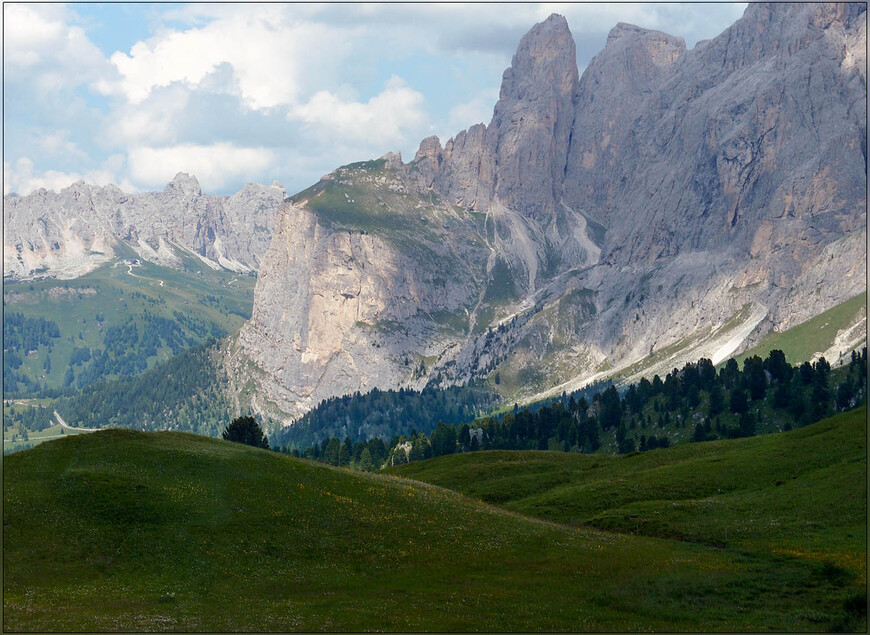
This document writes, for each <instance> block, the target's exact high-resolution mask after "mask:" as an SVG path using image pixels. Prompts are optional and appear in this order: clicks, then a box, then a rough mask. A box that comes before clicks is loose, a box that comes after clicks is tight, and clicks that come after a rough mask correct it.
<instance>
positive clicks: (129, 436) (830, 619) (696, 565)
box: [3, 430, 864, 631]
mask: <svg viewBox="0 0 870 635" xmlns="http://www.w3.org/2000/svg"><path fill="white" fill-rule="evenodd" d="M801 432H804V431H801ZM783 438H789V439H792V438H794V437H793V436H790V437H783ZM855 445H856V446H859V445H860V443H859V442H857V441H855ZM693 449H695V448H693ZM695 450H696V451H697V449H695ZM481 456H482V455H475V456H474V457H469V458H471V459H472V460H477V459H479V458H480V457H481ZM494 456H495V455H494ZM526 456H539V455H526ZM544 456H547V455H544ZM559 456H560V458H561V456H562V455H559ZM666 456H668V455H667V453H660V454H659V457H666ZM581 458H582V457H581ZM591 458H592V459H594V460H598V461H602V462H603V463H609V462H608V461H607V459H606V457H591ZM630 460H631V459H615V460H614V462H613V466H612V467H610V468H608V469H617V468H616V466H617V465H618V463H616V461H623V465H625V464H626V462H628V461H630ZM664 463H667V461H664ZM442 465H443V463H442ZM413 467H418V465H415V466H413ZM4 470H5V472H4V483H5V487H4V503H5V504H4V519H3V522H4V528H5V531H4V545H3V547H4V557H5V562H4V564H5V578H4V585H5V587H4V629H5V630H30V631H34V630H35V631H39V630H49V631H50V630H55V631H58V630H60V631H65V630H73V631H75V630H86V631H102V630H121V631H123V630H173V631H178V630H180V631H183V630H222V631H236V630H265V631H269V630H308V631H311V630H329V631H344V630H390V631H402V630H437V631H452V630H496V631H506V630H526V631H531V630H570V631H590V630H643V629H651V630H725V631H734V630H762V629H779V630H817V629H819V628H827V627H836V626H838V625H843V624H846V625H847V626H850V625H853V624H854V620H852V618H853V617H854V616H853V613H854V612H855V610H856V609H855V608H854V604H855V602H856V601H855V599H854V598H855V596H856V590H858V589H861V588H863V587H861V586H860V585H861V584H864V581H863V580H860V581H859V580H856V576H855V573H854V571H853V570H852V569H851V568H848V569H847V568H844V567H841V566H840V565H838V564H834V563H828V562H827V561H826V562H825V563H820V562H809V561H807V560H806V559H802V558H800V557H798V556H797V555H795V554H792V553H787V552H783V553H781V554H778V555H776V556H769V557H763V558H762V557H759V556H758V555H757V554H755V553H749V552H745V551H743V550H741V549H721V548H718V547H717V548H712V547H709V546H705V545H700V544H692V543H691V542H684V541H674V540H666V539H661V538H650V537H638V536H630V535H627V534H625V533H618V532H616V533H613V532H602V531H598V530H595V529H588V528H579V529H578V528H572V527H569V526H567V525H559V524H554V523H551V522H547V521H541V520H536V519H531V518H527V517H523V516H520V515H517V514H516V513H514V512H509V511H504V510H500V509H498V508H496V507H492V506H490V505H487V504H485V503H482V502H479V501H475V500H473V499H471V498H467V497H465V496H462V495H460V494H458V493H455V492H451V491H448V490H445V489H442V488H438V487H433V486H430V485H425V484H422V483H418V482H410V481H408V480H405V479H396V478H392V477H388V476H383V475H373V474H360V473H351V472H348V471H345V470H340V469H333V468H329V467H325V466H321V465H316V464H313V463H310V462H307V461H303V460H299V459H293V458H291V457H288V456H284V455H278V454H275V453H271V452H267V451H263V450H255V449H253V448H249V447H247V446H241V445H237V444H231V443H227V442H224V441H219V440H216V439H209V438H204V437H197V436H193V435H189V434H181V433H171V432H159V433H143V432H134V431H128V430H112V431H106V432H98V433H94V434H89V435H80V436H75V437H69V438H66V439H62V440H57V441H49V442H46V443H43V444H42V445H40V446H39V447H37V448H35V449H32V450H28V451H24V452H20V453H17V454H14V455H11V456H9V457H6V459H5V461H4ZM627 475H628V472H626V476H627ZM828 511H829V512H830V511H831V510H830V508H829V510H828ZM850 620H851V621H850ZM861 624H863V622H861V623H860V624H859V626H860V625H861Z"/></svg>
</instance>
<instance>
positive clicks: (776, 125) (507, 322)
mask: <svg viewBox="0 0 870 635" xmlns="http://www.w3.org/2000/svg"><path fill="white" fill-rule="evenodd" d="M866 108H867V85H866V5H864V4H860V3H849V4H785V3H766V4H752V5H750V6H749V7H748V8H747V10H746V12H745V14H744V16H743V17H742V18H741V19H740V20H738V21H737V22H736V23H735V24H734V25H733V26H731V27H730V28H729V29H727V30H726V31H725V32H723V33H722V34H721V35H720V36H718V37H717V38H715V39H713V40H710V41H706V42H700V43H698V44H697V45H696V46H695V48H693V49H692V50H686V48H685V44H684V42H683V41H682V40H681V39H679V38H674V37H671V36H668V35H665V34H663V33H659V32H656V31H649V30H646V29H641V28H638V27H635V26H631V25H627V24H619V25H617V26H616V27H614V29H613V30H612V31H611V33H610V35H609V37H608V40H607V44H606V46H605V48H604V50H603V51H602V52H601V53H600V54H599V55H598V56H596V57H595V58H594V59H593V60H592V62H591V63H590V64H589V66H588V68H587V69H586V70H585V72H584V73H583V75H582V77H580V76H579V75H578V70H577V66H576V61H575V48H574V41H573V38H572V36H571V34H570V32H569V30H568V26H567V23H566V21H565V19H564V18H562V17H561V16H558V15H553V16H551V17H550V18H548V19H547V20H545V21H544V22H542V23H540V24H538V25H536V26H535V27H534V28H532V30H531V31H530V32H529V33H528V34H526V35H525V36H524V37H523V39H522V41H521V42H520V44H519V47H518V49H517V53H516V55H515V56H514V58H513V62H512V64H511V67H510V68H509V69H507V70H506V71H505V73H504V77H503V81H502V87H501V93H500V98H499V101H498V103H497V104H496V106H495V109H494V112H493V117H492V120H491V122H490V123H489V125H483V124H479V125H476V126H472V127H471V128H470V129H468V130H466V131H463V132H460V133H459V134H457V135H456V136H455V137H453V138H452V139H450V140H448V141H447V142H446V144H444V145H443V146H442V144H441V142H440V140H439V139H437V138H434V137H430V138H428V139H425V140H423V142H422V143H421V145H420V149H419V151H418V152H417V155H416V157H415V158H414V160H413V161H411V162H410V163H404V162H403V161H402V159H401V157H400V156H398V155H393V154H390V155H387V156H385V157H383V158H381V159H380V160H377V161H369V162H364V163H358V164H352V165H349V166H345V167H343V168H339V169H338V170H336V171H335V172H333V173H332V174H331V175H328V176H327V177H324V179H323V180H321V181H320V182H319V183H317V184H315V185H314V186H312V187H311V188H309V189H307V190H305V191H303V192H301V193H299V194H297V195H296V196H294V197H291V200H290V202H288V204H287V205H285V207H284V208H283V209H282V211H281V213H280V216H279V218H278V220H277V222H276V229H275V236H274V238H273V240H272V243H271V245H270V247H269V250H268V251H267V253H266V254H265V255H264V256H263V259H262V262H261V264H260V268H259V278H258V282H257V289H256V293H255V303H254V310H253V315H252V318H251V320H250V321H249V322H248V323H247V324H246V325H245V326H244V327H243V329H242V331H241V332H240V334H239V336H238V338H237V340H235V341H234V342H233V343H232V344H231V345H230V346H228V347H227V350H226V353H225V359H226V363H227V368H228V369H229V370H230V373H231V375H232V376H233V377H234V378H235V379H234V381H236V382H237V383H238V385H239V386H246V387H247V388H245V390H248V391H251V388H250V387H251V386H256V387H257V388H256V390H253V391H252V392H253V393H254V396H253V397H252V400H253V405H254V407H255V408H256V409H258V410H260V411H261V412H263V413H271V414H276V413H284V414H285V415H286V417H287V420H288V421H289V420H292V419H294V418H295V417H298V416H299V415H301V414H302V413H304V412H305V411H307V410H308V409H310V408H311V407H313V406H314V405H316V404H317V403H318V402H320V401H321V400H322V399H325V398H328V397H331V396H335V395H342V394H348V393H353V392H356V391H362V392H365V391H367V390H370V389H372V388H374V387H378V388H380V389H389V388H399V387H410V388H416V389H419V388H422V387H424V386H427V385H428V386H433V385H451V384H462V383H466V382H469V381H483V382H486V383H487V384H488V385H489V386H491V387H493V388H495V389H496V390H498V391H499V392H500V393H501V394H502V396H503V397H504V398H505V399H509V400H523V399H532V398H534V397H540V396H544V395H547V394H552V393H554V392H561V391H562V390H569V391H570V390H572V389H574V388H577V387H579V386H581V385H583V384H584V383H586V382H588V381H590V380H593V379H595V378H600V377H604V376H611V375H615V374H616V375H621V376H622V377H632V376H637V375H638V374H641V373H651V372H652V371H653V370H656V369H662V370H664V371H667V370H670V369H671V368H673V367H675V366H680V365H682V364H683V363H684V362H685V361H688V360H690V359H697V358H699V357H701V356H705V357H709V358H712V359H713V361H714V362H717V363H718V362H719V361H722V360H724V359H725V358H726V357H727V356H728V355H730V354H732V353H735V352H739V351H740V350H742V349H744V348H746V347H748V346H750V345H751V344H753V343H756V342H758V341H759V340H760V339H762V338H763V337H764V336H765V335H766V334H767V333H770V332H772V331H781V330H785V329H787V328H789V327H792V326H794V325H796V324H799V323H802V322H804V321H806V320H808V319H809V318H811V317H813V316H815V315H818V314H820V313H822V312H823V311H826V310H828V309H831V308H832V307H835V306H837V305H840V304H841V303H843V302H844V301H846V300H848V299H850V298H853V297H855V296H857V295H858V294H859V293H861V292H862V291H864V290H865V288H866V273H865V267H866V246H865V241H866V215H865V210H866V165H867V163H866V147H867V144H866V132H867V131H866ZM848 322H849V323H848V324H843V325H842V326H843V328H844V330H848V331H849V337H848V338H847V339H848V346H852V345H854V342H855V341H856V338H857V340H862V341H865V340H866V312H864V313H861V312H858V313H856V314H855V315H854V316H852V317H850V318H849V320H848ZM844 342H845V340H844ZM845 346H847V344H846V343H843V344H842V346H841V348H842V347H845ZM657 372H660V371H657Z"/></svg>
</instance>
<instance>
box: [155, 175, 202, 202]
mask: <svg viewBox="0 0 870 635" xmlns="http://www.w3.org/2000/svg"><path fill="white" fill-rule="evenodd" d="M163 191H164V192H166V193H167V194H168V193H170V192H180V193H181V194H182V195H183V196H185V197H188V198H194V197H197V196H202V188H201V187H200V186H199V181H197V179H196V177H195V176H193V175H192V174H188V173H187V172H179V173H178V174H176V175H175V178H174V179H172V180H171V181H170V182H169V183H167V185H166V187H165V188H164V189H163Z"/></svg>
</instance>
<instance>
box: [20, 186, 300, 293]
mask: <svg viewBox="0 0 870 635" xmlns="http://www.w3.org/2000/svg"><path fill="white" fill-rule="evenodd" d="M284 197H285V192H284V188H283V186H281V185H280V184H279V183H277V182H276V183H274V184H273V185H271V186H265V185H257V184H253V183H249V184H247V185H245V187H243V188H242V189H241V190H240V191H239V192H237V193H235V194H233V195H230V196H214V195H209V194H203V192H202V188H201V187H200V185H199V181H197V179H196V177H195V176H191V175H189V174H187V173H184V172H179V173H178V174H177V175H176V176H175V178H174V179H173V180H172V181H170V182H169V183H168V184H167V185H166V187H165V188H164V189H163V191H162V192H142V193H138V194H130V193H127V192H124V191H123V190H121V188H119V187H118V186H116V185H107V186H104V187H99V186H95V185H89V184H87V183H85V182H84V181H77V182H76V183H73V184H72V185H70V186H69V187H66V188H63V189H61V190H60V191H58V192H54V191H49V190H46V189H44V188H43V189H39V190H37V191H35V192H32V193H30V194H28V195H26V196H18V195H15V196H9V195H7V196H5V197H4V198H3V206H4V225H3V249H4V256H3V276H4V278H7V277H8V278H12V279H29V278H34V277H48V278H59V279H73V278H76V277H79V276H81V275H84V274H85V273H88V272H89V271H93V270H94V269H95V268H97V267H99V266H101V265H103V264H105V263H106V262H110V261H112V260H117V259H119V258H120V257H121V256H120V255H119V254H118V253H116V252H118V251H119V250H118V245H126V246H129V247H131V248H132V249H134V250H135V251H136V252H137V254H138V255H139V256H140V258H142V259H143V260H148V261H150V262H154V263H156V264H161V265H168V266H173V267H179V266H180V258H179V256H180V255H181V254H182V253H183V252H187V253H188V254H191V255H194V256H196V257H197V258H198V259H199V260H200V261H201V262H202V264H203V265H204V266H207V267H209V268H211V269H216V270H217V269H226V270H229V271H235V272H237V273H254V272H256V270H257V268H258V267H259V263H260V258H261V257H262V255H263V253H264V252H265V251H266V248H267V247H268V243H269V240H270V239H271V234H272V228H273V226H274V220H275V216H276V215H277V212H278V209H279V208H280V206H281V205H282V204H283V201H284Z"/></svg>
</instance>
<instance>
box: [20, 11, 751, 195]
mask: <svg viewBox="0 0 870 635" xmlns="http://www.w3.org/2000/svg"><path fill="white" fill-rule="evenodd" d="M745 7H746V5H745V3H718V4H691V3H690V4H667V3H663V4H662V3H655V4H639V3H594V4H586V3H566V4H561V3H558V4H553V3H520V4H514V3H512V4H500V3H494V2H493V3H490V2H486V3H474V4H462V3H452V4H437V3H421V4H398V3H397V4H374V3H349V4H257V3H220V4H209V3H193V4H183V3H182V4H148V3H136V4H132V3H129V4H128V3H112V4H100V3H70V4H42V3H39V4H36V3H12V2H6V3H4V5H3V35H4V38H3V90H4V93H3V94H4V99H3V191H4V194H8V193H11V192H15V193H18V194H21V195H24V194H28V193H30V192H32V191H34V190H36V189H39V188H46V189H53V190H59V189H61V188H63V187H67V186H68V185H70V184H71V183H73V182H75V181H78V180H84V181H86V182H88V183H92V184H96V185H106V184H108V183H115V184H117V185H119V186H120V187H121V188H122V189H124V190H125V191H129V192H136V191H152V190H161V189H163V187H164V186H165V185H166V183H168V182H169V181H170V180H171V179H172V178H173V176H174V175H175V174H176V173H177V172H187V173H189V174H193V175H195V176H196V177H197V178H198V179H199V182H200V185H201V186H202V189H203V190H204V191H205V192H209V193H215V194H230V193H233V192H235V191H238V190H239V189H241V187H242V186H244V184H245V183H248V182H255V183H265V184H271V183H272V182H274V181H278V182H280V183H281V184H282V185H283V186H284V187H285V188H286V189H287V191H288V193H291V194H292V193H295V192H298V191H300V190H302V189H304V188H306V187H308V186H309V185H311V184H313V183H316V182H317V180H318V179H319V178H320V177H321V176H323V175H324V174H327V173H329V172H331V171H332V170H334V169H335V168H336V167H338V166H340V165H344V164H347V163H351V162H354V161H362V160H367V159H370V158H377V157H380V156H382V155H384V154H385V153H387V152H401V153H402V156H403V159H404V160H405V161H406V162H407V161H409V160H411V159H413V157H414V153H415V152H416V149H417V147H418V146H419V142H420V140H421V139H423V138H424V137H427V136H429V135H432V134H435V135H438V136H439V137H440V138H441V140H442V143H443V142H445V141H446V140H447V139H449V138H450V137H452V136H454V135H455V134H456V133H457V132H459V131H461V130H464V129H466V128H468V127H469V126H471V125H474V124H475V123H481V122H482V123H489V121H490V119H491V117H492V109H493V106H494V105H495V102H496V101H497V99H498V92H499V86H500V82H501V76H502V73H503V72H504V69H505V68H507V67H508V66H510V62H511V57H512V56H513V54H514V52H515V50H516V47H517V44H518V43H519V40H520V38H521V37H522V36H523V34H524V33H526V32H527V31H528V30H529V29H530V28H531V27H532V26H533V25H534V24H535V23H537V22H539V21H541V20H544V19H546V18H547V16H549V15H550V14H551V13H560V14H562V15H564V16H565V17H566V18H567V20H568V25H569V27H570V28H571V32H572V33H573V35H574V39H575V42H576V45H577V63H578V66H579V69H580V72H581V73H582V71H583V69H584V68H585V67H586V65H587V64H588V63H589V61H590V60H591V59H592V57H594V56H595V54H596V53H598V52H599V51H600V50H601V49H602V48H603V46H604V43H605V41H606V39H607V33H608V32H609V30H610V29H611V28H612V27H613V26H614V25H615V24H616V23H617V22H628V23H631V24H636V25H638V26H641V27H644V28H649V29H656V30H659V31H664V32H666V33H670V34H671V35H676V36H680V37H682V38H684V39H685V40H686V44H687V46H688V47H689V48H692V47H693V46H694V45H695V44H696V43H697V42H698V41H699V40H704V39H709V38H712V37H715V36H716V35H718V34H719V33H721V32H722V31H724V30H725V29H726V28H727V27H728V26H730V24H732V23H733V22H734V21H735V20H737V19H738V18H739V17H740V16H741V15H742V14H743V11H744V9H745Z"/></svg>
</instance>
